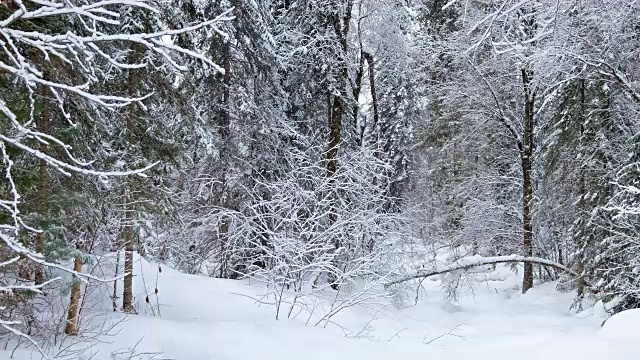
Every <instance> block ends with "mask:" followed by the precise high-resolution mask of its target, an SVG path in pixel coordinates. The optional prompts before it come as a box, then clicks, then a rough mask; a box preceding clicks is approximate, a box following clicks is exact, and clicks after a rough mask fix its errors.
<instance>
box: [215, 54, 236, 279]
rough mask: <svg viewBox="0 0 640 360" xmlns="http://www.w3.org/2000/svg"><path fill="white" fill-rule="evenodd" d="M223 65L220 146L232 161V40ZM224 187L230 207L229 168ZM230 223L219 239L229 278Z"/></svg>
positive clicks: (222, 270)
mask: <svg viewBox="0 0 640 360" xmlns="http://www.w3.org/2000/svg"><path fill="white" fill-rule="evenodd" d="M223 67H224V75H223V78H222V81H223V90H222V109H221V110H220V123H219V127H218V134H219V135H220V139H221V140H222V147H221V148H220V158H221V159H223V161H226V162H228V161H230V159H229V148H228V146H229V135H230V131H231V129H230V126H231V111H230V110H231V109H230V106H231V103H230V102H231V42H230V41H227V42H225V44H224V53H223ZM220 182H221V183H222V188H221V190H220V191H221V193H220V205H221V206H222V207H225V208H228V207H230V205H231V204H230V202H229V196H228V195H227V194H226V192H227V169H223V170H222V172H221V181H220ZM228 232H229V224H228V223H227V221H226V220H224V219H221V220H220V224H219V225H218V241H219V243H220V277H221V278H227V277H229V274H230V273H231V274H234V272H231V271H229V267H230V266H232V264H229V257H228V256H227V243H228Z"/></svg>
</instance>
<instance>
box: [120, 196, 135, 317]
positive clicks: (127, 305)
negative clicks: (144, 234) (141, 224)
mask: <svg viewBox="0 0 640 360" xmlns="http://www.w3.org/2000/svg"><path fill="white" fill-rule="evenodd" d="M126 199H127V200H126V201H127V202H132V199H131V197H130V196H127V197H126ZM134 212H135V211H134V209H129V208H128V206H127V209H126V210H125V213H126V215H125V220H124V221H125V224H124V229H123V230H122V232H123V234H122V240H123V242H124V273H125V275H124V281H123V287H122V311H124V312H126V313H134V312H135V310H134V307H133V250H134V243H133V241H134V234H133V221H134Z"/></svg>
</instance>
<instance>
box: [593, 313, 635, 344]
mask: <svg viewBox="0 0 640 360" xmlns="http://www.w3.org/2000/svg"><path fill="white" fill-rule="evenodd" d="M639 330H640V309H632V310H626V311H622V312H620V313H617V314H615V315H613V316H612V317H611V318H609V320H607V321H606V322H605V323H604V326H603V327H602V330H601V332H602V334H603V335H604V336H605V337H607V338H612V339H625V340H638V341H640V331H639Z"/></svg>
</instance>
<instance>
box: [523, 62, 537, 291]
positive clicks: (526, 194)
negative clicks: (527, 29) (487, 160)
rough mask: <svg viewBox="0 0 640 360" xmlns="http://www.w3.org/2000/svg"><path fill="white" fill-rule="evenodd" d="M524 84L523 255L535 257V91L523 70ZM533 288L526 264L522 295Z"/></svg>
mask: <svg viewBox="0 0 640 360" xmlns="http://www.w3.org/2000/svg"><path fill="white" fill-rule="evenodd" d="M521 72H522V84H523V87H524V124H523V125H524V126H523V134H522V147H521V150H520V161H521V165H522V224H523V242H522V245H523V255H524V256H528V257H531V256H533V228H532V219H531V206H532V201H533V182H532V178H531V171H532V160H533V149H534V125H535V123H534V105H535V96H536V95H535V91H534V90H533V88H532V84H531V76H532V73H531V72H530V71H528V70H526V69H522V71H521ZM532 287H533V264H532V263H530V262H525V263H524V272H523V278H522V293H523V294H524V293H526V292H527V290H529V289H531V288H532Z"/></svg>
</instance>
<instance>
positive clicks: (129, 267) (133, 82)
mask: <svg viewBox="0 0 640 360" xmlns="http://www.w3.org/2000/svg"><path fill="white" fill-rule="evenodd" d="M142 51H143V49H141V48H140V46H136V45H132V46H131V52H130V53H129V56H128V57H129V59H128V61H129V63H132V64H136V63H138V62H140V60H141V58H142ZM140 75H141V74H140V70H138V69H129V72H128V76H127V92H128V93H129V96H131V97H136V96H137V95H138V86H139V85H140V84H139V82H140V80H141V76H140ZM137 106H138V105H137V104H135V103H134V104H131V105H129V108H128V109H127V111H126V112H125V114H124V116H125V122H126V129H127V140H128V143H129V144H136V143H139V139H138V138H137V134H136V124H135V121H136V116H135V113H136V111H137ZM134 164H135V163H134ZM135 181H136V179H134V178H127V181H126V183H125V196H124V201H125V209H124V228H123V229H122V246H124V273H125V275H124V280H123V287H122V311H124V312H126V313H130V314H132V313H135V309H134V306H133V252H134V250H135V245H136V244H135V233H134V228H133V225H134V223H135V220H136V206H135V195H134V194H135V191H134V190H135Z"/></svg>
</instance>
